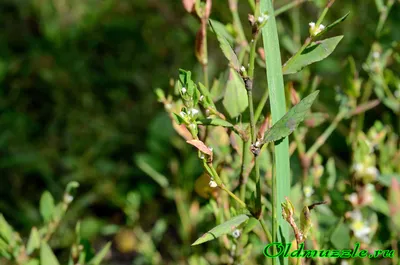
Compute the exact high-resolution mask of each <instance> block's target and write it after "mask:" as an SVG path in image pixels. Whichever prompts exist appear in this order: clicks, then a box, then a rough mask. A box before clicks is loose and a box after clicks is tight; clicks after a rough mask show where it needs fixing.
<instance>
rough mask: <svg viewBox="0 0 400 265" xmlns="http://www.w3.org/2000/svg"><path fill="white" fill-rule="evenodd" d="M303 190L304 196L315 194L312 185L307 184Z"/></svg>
mask: <svg viewBox="0 0 400 265" xmlns="http://www.w3.org/2000/svg"><path fill="white" fill-rule="evenodd" d="M303 192H304V196H306V197H307V198H308V197H311V195H313V194H314V189H313V188H312V187H310V186H305V187H304V189H303Z"/></svg>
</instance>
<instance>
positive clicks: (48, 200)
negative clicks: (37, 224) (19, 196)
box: [40, 191, 54, 223]
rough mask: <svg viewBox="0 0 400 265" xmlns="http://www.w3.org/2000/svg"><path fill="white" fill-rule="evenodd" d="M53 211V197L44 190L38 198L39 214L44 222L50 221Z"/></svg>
mask: <svg viewBox="0 0 400 265" xmlns="http://www.w3.org/2000/svg"><path fill="white" fill-rule="evenodd" d="M53 211H54V198H53V196H52V195H51V193H50V192H48V191H45V192H43V194H42V197H41V198H40V214H41V215H42V217H43V220H44V222H45V223H48V222H49V221H51V218H52V216H53Z"/></svg>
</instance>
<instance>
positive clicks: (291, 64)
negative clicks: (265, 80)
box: [283, 36, 343, 75]
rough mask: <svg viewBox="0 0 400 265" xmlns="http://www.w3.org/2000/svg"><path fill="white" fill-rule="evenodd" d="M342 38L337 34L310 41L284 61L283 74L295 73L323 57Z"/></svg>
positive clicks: (327, 54)
mask: <svg viewBox="0 0 400 265" xmlns="http://www.w3.org/2000/svg"><path fill="white" fill-rule="evenodd" d="M342 38H343V36H337V37H333V38H329V39H325V40H322V41H317V42H314V43H311V44H310V45H309V46H307V48H305V49H304V51H302V52H301V53H300V54H299V55H298V56H296V55H295V56H293V57H292V58H290V59H289V61H287V62H286V63H285V65H284V66H283V74H285V75H287V74H294V73H297V72H299V71H301V70H302V69H303V68H304V67H305V66H307V65H310V64H312V63H315V62H319V61H321V60H323V59H325V58H326V57H328V56H329V55H330V54H331V53H332V52H333V51H334V50H335V48H336V46H337V45H338V44H339V42H340V41H341V40H342Z"/></svg>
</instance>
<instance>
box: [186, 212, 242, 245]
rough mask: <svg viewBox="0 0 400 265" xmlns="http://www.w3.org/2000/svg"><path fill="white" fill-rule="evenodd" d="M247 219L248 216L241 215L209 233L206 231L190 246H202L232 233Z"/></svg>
mask: <svg viewBox="0 0 400 265" xmlns="http://www.w3.org/2000/svg"><path fill="white" fill-rule="evenodd" d="M248 219H249V216H247V215H245V214H241V215H238V216H235V217H233V218H232V219H230V220H228V221H226V222H225V223H222V224H220V225H218V226H216V227H214V228H213V229H211V230H210V231H208V232H207V233H205V234H204V235H202V236H201V237H200V238H199V239H197V240H196V241H195V242H194V243H193V244H192V246H195V245H199V244H202V243H204V242H207V241H210V240H213V239H216V238H218V237H220V236H222V235H225V234H228V233H232V232H234V231H235V230H236V229H237V228H238V226H239V225H241V224H242V223H244V222H245V221H247V220H248ZM238 231H239V230H238Z"/></svg>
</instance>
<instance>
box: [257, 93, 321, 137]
mask: <svg viewBox="0 0 400 265" xmlns="http://www.w3.org/2000/svg"><path fill="white" fill-rule="evenodd" d="M318 93H319V91H318V90H317V91H314V92H313V93H311V94H310V95H308V96H307V97H305V98H304V99H303V100H301V101H300V102H299V103H298V104H297V105H295V106H294V107H293V108H291V109H290V110H289V111H288V112H287V113H286V114H285V115H284V116H283V117H282V118H281V119H280V120H279V121H278V122H276V123H275V124H274V125H273V126H272V127H271V129H269V130H268V131H267V132H266V133H265V135H264V139H263V143H268V142H273V141H277V140H280V139H282V138H284V137H286V136H288V135H289V134H291V133H292V132H293V131H294V130H295V129H296V128H297V126H299V124H300V122H302V121H303V119H304V117H305V115H306V114H307V112H308V110H309V109H310V108H311V105H312V103H313V102H314V100H315V99H316V97H317V95H318Z"/></svg>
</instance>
